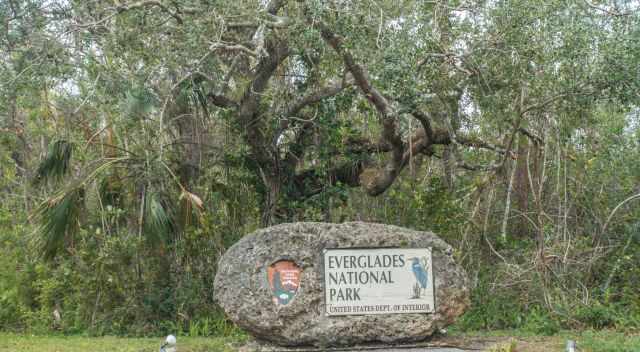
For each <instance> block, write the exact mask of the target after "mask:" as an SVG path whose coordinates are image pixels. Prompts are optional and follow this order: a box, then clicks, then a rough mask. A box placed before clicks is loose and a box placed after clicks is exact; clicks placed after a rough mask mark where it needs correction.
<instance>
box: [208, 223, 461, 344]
mask: <svg viewBox="0 0 640 352" xmlns="http://www.w3.org/2000/svg"><path fill="white" fill-rule="evenodd" d="M385 247H396V248H428V247H430V248H432V252H431V253H432V259H431V267H432V270H433V278H434V284H435V285H434V286H435V289H434V291H435V294H434V296H435V311H434V312H433V313H402V314H400V313H392V314H371V315H338V316H335V315H327V313H326V312H325V299H326V297H325V290H324V289H325V287H324V285H325V277H324V265H325V263H324V256H323V252H324V250H325V249H328V248H385ZM451 254H452V248H451V246H449V245H448V244H447V243H445V242H444V241H443V240H441V239H440V238H438V236H436V235H435V234H433V233H431V232H421V231H413V230H409V229H405V228H401V227H397V226H391V225H383V224H373V223H363V222H350V223H343V224H331V223H310V222H306V223H290V224H282V225H277V226H273V227H269V228H265V229H261V230H258V231H256V232H254V233H252V234H250V235H247V236H245V237H243V238H242V239H241V240H240V241H238V243H236V244H235V245H233V246H232V247H231V248H230V249H229V250H228V251H227V252H226V253H225V255H224V256H223V257H222V258H221V260H220V262H219V266H218V273H217V275H216V278H215V283H214V288H215V297H216V300H217V301H218V303H219V304H220V306H221V307H222V308H223V309H224V310H225V312H226V313H227V315H228V316H229V318H230V319H231V320H232V321H234V322H235V323H236V324H237V325H238V326H240V327H242V328H243V329H245V330H246V331H248V332H249V333H251V334H252V335H253V336H254V337H256V338H257V339H259V340H263V341H265V340H266V341H268V342H271V343H275V344H277V345H281V346H300V345H315V346H321V347H325V346H344V345H353V344H361V343H370V342H382V343H403V342H415V341H422V340H425V339H428V338H429V337H430V336H431V335H432V334H433V333H434V332H436V331H438V330H440V329H442V328H444V327H445V326H447V325H449V324H451V323H453V322H454V321H455V319H456V318H457V317H458V316H460V315H461V314H462V313H463V312H464V311H465V309H466V308H467V306H468V305H469V287H468V279H467V277H466V274H465V272H464V270H463V269H462V268H461V267H460V266H459V265H457V264H456V263H454V261H453V258H452V256H451ZM396 259H397V258H396ZM274 263H284V264H286V265H288V266H289V268H287V267H286V265H285V266H284V269H291V270H289V271H288V273H289V274H286V275H291V278H293V279H294V281H295V279H299V286H296V289H295V290H289V291H286V290H283V291H282V292H283V294H276V295H274V288H273V284H270V282H273V280H272V279H273V270H274V269H273V265H274ZM278 265H280V264H278ZM296 268H297V270H299V274H298V273H296V272H295V269H296ZM282 272H283V273H287V271H286V270H285V271H282ZM278 289H281V288H278Z"/></svg>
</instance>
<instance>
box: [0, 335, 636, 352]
mask: <svg viewBox="0 0 640 352" xmlns="http://www.w3.org/2000/svg"><path fill="white" fill-rule="evenodd" d="M567 339H572V340H576V341H577V343H578V347H579V350H578V351H580V352H638V351H640V334H637V333H635V334H633V333H621V332H615V331H583V332H570V331H566V332H562V333H560V334H558V335H555V336H534V335H527V334H524V333H521V332H517V331H499V332H491V333H480V332H478V333H467V334H464V335H462V334H455V335H454V336H449V337H446V338H444V339H441V340H439V341H440V342H441V343H442V344H444V345H450V346H469V345H470V344H474V343H475V344H482V345H484V346H487V347H488V348H487V349H485V350H486V351H491V352H538V351H543V352H547V351H549V352H553V351H558V352H561V351H564V346H565V343H566V340H567ZM162 340H163V339H162V338H160V337H159V338H123V337H83V336H33V335H19V334H7V333H0V341H1V342H0V352H147V351H148V352H155V351H158V349H159V346H160V343H161V342H162ZM239 343H240V340H239V339H238V338H215V337H214V338H202V337H197V338H194V337H181V336H179V337H178V352H235V351H237V350H238V349H237V347H236V346H238V344H239ZM380 351H382V350H377V351H376V352H380ZM387 351H389V350H387ZM405 351H406V350H405ZM414 351H418V350H414Z"/></svg>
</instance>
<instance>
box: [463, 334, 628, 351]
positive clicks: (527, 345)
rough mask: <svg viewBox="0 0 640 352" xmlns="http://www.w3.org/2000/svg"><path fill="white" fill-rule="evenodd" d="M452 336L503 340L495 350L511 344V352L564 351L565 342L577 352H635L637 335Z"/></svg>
mask: <svg viewBox="0 0 640 352" xmlns="http://www.w3.org/2000/svg"><path fill="white" fill-rule="evenodd" d="M453 335H455V336H464V337H465V338H468V339H471V340H472V339H474V338H480V339H482V338H491V337H492V338H496V339H498V340H503V342H500V343H497V344H496V347H502V348H504V347H505V346H507V345H511V344H512V343H513V345H514V346H515V347H514V350H515V351H518V352H537V351H549V352H552V351H558V352H561V351H562V352H564V351H565V346H566V341H567V340H574V341H576V342H577V347H578V351H581V352H639V351H640V333H624V332H618V331H614V330H599V331H592V330H585V331H561V332H559V333H558V334H555V335H553V336H541V335H535V334H533V333H530V332H526V331H520V330H500V331H490V332H467V333H459V332H453ZM494 351H510V350H509V349H506V348H505V349H503V350H501V349H499V348H496V349H494Z"/></svg>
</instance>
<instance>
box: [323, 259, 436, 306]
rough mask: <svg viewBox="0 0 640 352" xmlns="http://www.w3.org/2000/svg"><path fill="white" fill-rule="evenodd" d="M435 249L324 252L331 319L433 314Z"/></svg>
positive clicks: (326, 294) (326, 298) (327, 299)
mask: <svg viewBox="0 0 640 352" xmlns="http://www.w3.org/2000/svg"><path fill="white" fill-rule="evenodd" d="M433 281H434V280H433V270H432V260H431V248H366V249H354V248H338V249H326V250H325V251H324V289H325V306H326V314H327V315H362V314H389V313H433V312H434V309H435V305H434V285H433Z"/></svg>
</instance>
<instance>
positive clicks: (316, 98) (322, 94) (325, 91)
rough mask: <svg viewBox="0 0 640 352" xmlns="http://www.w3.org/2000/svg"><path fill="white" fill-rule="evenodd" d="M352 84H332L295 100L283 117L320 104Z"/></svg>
mask: <svg viewBox="0 0 640 352" xmlns="http://www.w3.org/2000/svg"><path fill="white" fill-rule="evenodd" d="M351 84H352V83H351V82H349V81H347V82H333V83H331V84H329V85H328V86H325V87H322V88H320V89H318V90H316V91H313V92H311V93H309V94H307V95H304V96H302V97H300V98H298V99H297V100H295V101H294V102H293V103H291V105H289V106H288V107H287V110H286V111H285V112H284V114H283V116H284V117H289V116H295V115H296V114H297V113H298V112H299V111H300V110H302V109H303V108H305V107H306V106H309V105H312V104H315V103H318V102H320V101H321V100H323V99H326V98H330V97H332V96H334V95H336V94H338V93H340V92H342V91H343V90H344V89H345V88H346V87H348V86H350V85H351Z"/></svg>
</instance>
